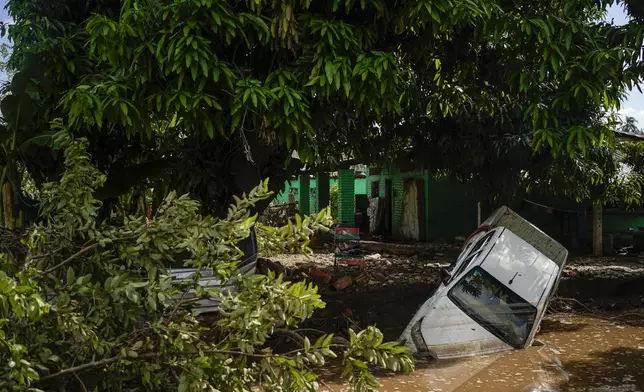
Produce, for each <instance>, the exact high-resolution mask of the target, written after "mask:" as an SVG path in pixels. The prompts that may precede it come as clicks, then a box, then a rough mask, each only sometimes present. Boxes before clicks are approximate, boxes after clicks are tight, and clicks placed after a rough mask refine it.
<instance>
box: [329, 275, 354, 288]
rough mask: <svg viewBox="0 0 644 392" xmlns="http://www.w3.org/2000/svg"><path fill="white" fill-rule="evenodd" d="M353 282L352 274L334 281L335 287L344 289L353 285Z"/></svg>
mask: <svg viewBox="0 0 644 392" xmlns="http://www.w3.org/2000/svg"><path fill="white" fill-rule="evenodd" d="M352 283H353V279H351V277H350V276H344V277H342V278H340V279H338V280H336V281H335V283H333V287H335V289H336V290H344V289H346V288H347V287H349V286H351V284H352Z"/></svg>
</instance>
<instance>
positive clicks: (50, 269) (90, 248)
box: [45, 243, 98, 274]
mask: <svg viewBox="0 0 644 392" xmlns="http://www.w3.org/2000/svg"><path fill="white" fill-rule="evenodd" d="M96 247H98V243H96V244H92V245H90V246H86V247H84V248H83V249H81V250H79V251H78V252H76V253H74V254H73V255H71V256H69V257H68V258H67V259H65V261H63V262H62V263H60V264H57V265H55V266H53V267H51V268H49V269H48V270H46V271H45V274H51V273H52V272H54V271H56V270H57V269H59V268H62V267H64V266H65V265H67V264H68V263H70V262H72V261H73V260H74V259H76V258H77V257H79V256H82V255H84V254H85V253H87V252H89V251H90V250H92V249H94V248H96Z"/></svg>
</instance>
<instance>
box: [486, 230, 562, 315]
mask: <svg viewBox="0 0 644 392" xmlns="http://www.w3.org/2000/svg"><path fill="white" fill-rule="evenodd" d="M498 229H500V230H499V231H500V232H501V233H500V234H499V235H498V236H497V238H496V240H495V241H493V242H492V243H491V244H489V245H488V249H489V253H488V254H487V256H486V257H484V258H482V262H481V264H480V265H481V268H483V269H484V270H485V271H487V272H488V273H489V274H490V275H492V276H494V277H495V278H496V279H498V280H499V281H500V282H501V283H503V284H504V285H506V286H507V287H509V288H511V289H512V291H514V292H515V293H517V294H518V295H519V296H521V298H523V299H524V300H526V301H527V302H529V303H530V304H532V305H534V306H537V305H538V303H539V301H540V300H542V297H543V299H544V300H545V296H544V295H543V293H544V290H545V289H547V287H548V285H550V284H551V283H550V282H551V280H552V279H556V275H557V274H558V272H559V267H558V266H557V264H556V263H555V262H554V261H552V260H550V259H549V258H547V257H546V256H544V255H543V254H542V253H541V252H539V251H538V250H537V249H535V248H534V247H533V246H532V245H530V244H529V243H527V242H526V241H524V240H523V239H521V238H520V237H518V236H517V235H516V234H514V233H513V232H511V231H510V230H507V229H505V228H498ZM510 282H511V283H510Z"/></svg>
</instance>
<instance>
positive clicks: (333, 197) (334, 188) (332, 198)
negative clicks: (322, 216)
mask: <svg viewBox="0 0 644 392" xmlns="http://www.w3.org/2000/svg"><path fill="white" fill-rule="evenodd" d="M339 198H340V188H339V187H338V184H332V185H331V186H330V188H329V207H330V208H331V216H333V217H334V218H337V216H338V199H339Z"/></svg>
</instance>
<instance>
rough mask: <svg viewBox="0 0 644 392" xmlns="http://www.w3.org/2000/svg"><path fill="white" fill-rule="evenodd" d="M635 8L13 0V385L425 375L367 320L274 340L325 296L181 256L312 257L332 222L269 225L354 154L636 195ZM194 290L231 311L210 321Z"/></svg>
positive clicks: (488, 186)
mask: <svg viewBox="0 0 644 392" xmlns="http://www.w3.org/2000/svg"><path fill="white" fill-rule="evenodd" d="M618 2H620V3H624V4H626V5H627V7H628V11H629V14H630V15H631V16H632V18H633V19H632V21H631V23H629V24H628V25H626V26H621V27H617V26H613V25H610V24H607V23H605V22H603V20H602V17H603V16H604V13H605V10H606V7H607V6H608V5H610V4H612V3H615V1H613V0H602V1H595V0H566V1H554V2H553V1H550V0H519V1H515V2H502V1H497V0H417V1H411V0H403V1H398V2H387V1H384V0H372V1H369V2H367V1H359V2H358V1H353V0H347V1H344V2H340V1H337V0H320V1H315V2H313V1H310V0H293V1H286V0H275V1H271V2H265V1H261V0H253V1H239V0H233V1H223V0H193V1H185V0H167V1H159V0H126V1H116V0H96V1H84V2H83V1H79V2H70V1H69V0H9V1H8V2H7V7H8V10H9V12H10V14H11V16H12V18H13V19H14V20H15V24H14V25H12V26H9V27H8V34H9V37H10V39H11V40H12V53H11V56H10V58H9V60H8V62H7V63H6V64H4V63H3V64H0V66H2V67H7V69H8V71H9V72H10V73H12V75H13V76H12V80H11V82H10V83H9V84H8V85H7V86H5V87H4V89H3V95H4V97H3V99H2V102H1V103H0V108H1V109H2V115H3V122H2V126H1V127H0V146H1V148H0V151H1V153H0V167H1V169H2V170H1V173H2V174H1V175H0V184H1V185H2V194H3V211H4V215H5V226H6V227H7V228H13V227H14V224H15V223H16V222H17V223H19V222H20V221H21V220H22V219H21V217H22V215H21V214H20V213H17V211H18V210H20V211H21V212H24V214H23V215H24V218H25V220H26V221H27V222H31V225H29V226H28V227H29V229H28V230H27V234H26V237H25V242H26V244H27V245H26V250H25V251H24V252H23V253H21V252H17V253H15V254H14V253H9V252H6V253H3V255H4V260H3V261H2V264H1V267H2V268H1V270H2V272H1V273H0V313H1V316H0V317H1V319H0V331H1V333H0V345H2V347H3V348H2V350H1V351H0V357H1V358H2V361H3V363H7V364H8V366H7V367H5V368H3V369H2V370H1V371H0V388H3V389H4V390H7V391H26V390H34V388H35V389H36V390H38V389H40V390H63V391H72V390H74V391H76V390H88V391H90V390H113V391H130V390H135V389H137V388H144V389H147V390H159V391H166V390H167V391H170V390H177V389H178V390H179V391H197V390H200V391H202V390H206V391H215V390H226V391H246V390H250V388H251V387H253V386H258V385H259V386H263V387H264V388H265V389H266V390H285V391H296V390H297V391H299V390H312V389H315V387H316V382H317V381H316V378H315V377H314V374H313V373H312V372H311V370H310V369H311V368H312V367H314V366H316V365H319V364H322V363H324V361H326V360H327V359H328V358H329V357H334V356H335V354H334V353H335V352H338V353H340V356H341V357H342V362H343V364H344V366H345V375H347V376H348V377H349V378H350V380H351V382H352V383H353V384H354V386H356V387H357V389H363V388H365V387H367V386H373V385H375V380H374V379H373V376H371V374H370V373H369V366H368V364H379V365H381V366H385V367H387V368H388V369H392V370H398V369H403V370H409V369H410V368H411V361H410V359H409V358H408V357H407V356H405V355H404V354H403V348H401V347H399V346H397V345H396V344H394V343H382V335H381V334H380V333H379V332H378V331H377V330H376V329H373V328H370V329H368V330H366V331H363V332H360V333H358V334H354V333H353V332H350V340H349V342H348V345H346V347H337V344H336V341H334V340H333V338H332V337H328V336H323V337H321V338H320V339H319V340H316V341H315V342H314V343H312V342H311V341H309V340H303V347H302V348H300V349H297V350H295V351H291V352H287V353H282V354H280V353H278V352H276V351H274V350H272V349H271V348H270V344H269V343H270V338H271V336H273V335H274V334H275V332H276V330H277V329H285V330H291V329H293V328H297V325H298V324H299V323H301V322H302V321H303V320H305V319H307V318H308V317H310V315H311V313H312V312H313V311H314V310H315V309H318V308H320V307H322V306H323V303H322V302H321V301H320V298H319V296H318V295H317V293H316V290H315V288H314V287H312V286H307V285H304V284H302V283H298V284H290V283H285V282H283V281H282V279H281V278H280V277H276V276H272V275H269V276H246V277H236V278H237V279H239V281H240V284H241V286H240V290H239V291H236V292H235V293H231V292H224V291H221V292H205V291H204V289H202V288H201V287H200V286H199V285H198V284H197V283H196V282H197V279H198V278H199V274H196V275H195V276H194V280H193V282H192V284H186V285H178V284H176V283H174V282H172V281H171V279H170V278H169V277H168V272H167V266H168V265H171V264H180V265H184V266H187V267H192V268H197V269H199V270H201V269H211V270H213V271H214V272H215V275H216V276H218V277H219V278H222V279H227V278H229V277H231V275H232V274H234V271H235V267H236V265H237V263H238V262H239V261H240V260H241V258H242V257H243V255H242V254H241V252H240V250H239V246H238V244H239V243H240V241H244V240H246V238H247V237H248V234H249V231H250V230H251V228H253V227H254V228H255V231H256V232H257V235H258V240H259V244H260V247H261V250H262V251H263V252H265V253H270V252H275V251H280V252H282V251H290V252H301V251H307V249H308V248H307V241H308V238H309V236H310V234H311V232H312V231H313V230H318V229H324V228H325V227H327V226H328V223H329V213H328V211H325V212H323V213H322V214H320V215H318V216H316V217H304V218H298V219H297V220H296V222H295V224H292V222H289V223H288V224H287V225H286V226H285V227H282V228H273V227H270V226H268V225H258V224H257V225H256V224H255V212H257V211H261V210H263V209H264V207H265V206H266V205H268V203H269V202H270V199H271V194H272V193H271V191H272V190H275V189H277V188H278V187H280V186H281V185H282V184H283V183H284V180H285V179H286V178H289V176H290V175H291V174H293V173H295V172H297V171H298V170H299V169H300V166H301V165H306V166H307V169H310V168H311V167H318V168H320V167H324V168H329V169H334V168H337V167H339V166H341V165H342V164H343V162H344V160H345V159H347V158H351V159H352V160H358V161H360V162H361V163H390V162H401V161H402V162H407V163H409V164H412V165H424V166H427V167H431V168H432V170H435V171H437V172H439V173H441V174H446V175H452V176H455V177H457V178H460V179H462V180H465V181H470V182H473V183H477V181H479V183H478V184H479V186H480V187H481V188H482V189H483V190H484V191H485V193H486V194H489V195H496V194H498V193H499V192H504V193H506V194H513V193H515V192H517V191H519V190H524V189H526V188H528V189H536V188H539V189H549V188H550V189H552V188H555V189H560V190H563V191H564V192H567V193H569V194H570V195H571V196H573V197H577V198H592V199H594V200H596V199H597V198H598V197H601V198H602V199H608V198H609V197H617V198H620V199H621V200H628V201H633V200H636V199H638V198H640V197H639V196H638V195H640V194H641V186H640V183H641V182H638V181H639V180H638V179H637V178H635V180H631V179H628V180H624V181H622V180H620V178H622V177H620V176H619V166H618V165H617V163H616V162H617V161H616V160H615V159H613V158H614V156H615V154H614V153H615V147H614V143H613V141H612V140H611V130H613V129H614V127H615V126H616V124H615V122H614V119H611V118H610V116H608V115H607V113H610V112H611V110H613V109H615V108H616V107H617V106H618V104H619V100H620V98H621V97H622V95H623V91H624V89H625V88H627V87H628V88H630V87H632V86H633V85H635V84H637V83H639V82H641V75H642V73H641V69H642V68H641V66H642V59H641V58H640V51H641V46H642V39H643V38H642V37H644V10H643V8H642V6H641V5H640V2H638V1H636V0H628V1H618ZM4 27H5V26H2V28H3V29H4ZM295 153H297V154H295ZM294 156H298V157H299V158H298V159H295V158H293V157H294ZM344 164H347V165H348V163H347V162H344ZM562 170H563V172H562ZM561 173H563V175H562V174H561ZM265 178H271V183H270V184H267V183H265V182H262V181H263V180H264V179H265ZM258 183H261V184H262V185H261V186H259V187H257V184H258ZM269 187H270V188H269ZM623 190H626V191H627V192H623ZM638 192H640V193H638ZM185 194H190V198H189V197H188V196H178V195H185ZM235 195H243V197H241V198H239V199H237V198H236V196H235ZM193 198H194V199H193ZM231 203H232V207H230V208H229V207H228V206H229V205H230V204H231ZM16 207H18V208H16ZM38 207H39V208H38ZM3 246H4V245H3ZM189 289H193V290H195V291H196V293H197V294H198V295H199V296H200V297H212V296H219V297H220V298H221V299H222V304H221V309H222V312H221V314H220V317H219V318H217V319H216V320H214V321H207V320H198V319H197V318H196V317H195V316H194V315H193V313H192V312H191V307H192V306H193V305H194V304H193V302H191V301H184V298H182V293H183V292H185V291H186V290H189ZM338 344H339V343H338Z"/></svg>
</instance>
